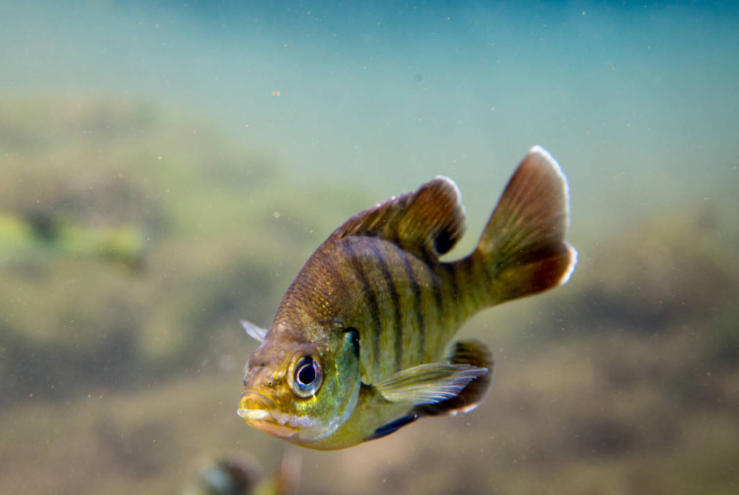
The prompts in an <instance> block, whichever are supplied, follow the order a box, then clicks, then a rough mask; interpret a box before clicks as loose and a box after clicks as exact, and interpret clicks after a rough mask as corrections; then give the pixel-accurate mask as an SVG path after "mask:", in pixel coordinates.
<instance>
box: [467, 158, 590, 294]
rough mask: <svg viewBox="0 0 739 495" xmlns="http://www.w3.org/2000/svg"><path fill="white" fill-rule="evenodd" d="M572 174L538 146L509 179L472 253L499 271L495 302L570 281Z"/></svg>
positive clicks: (572, 262)
mask: <svg viewBox="0 0 739 495" xmlns="http://www.w3.org/2000/svg"><path fill="white" fill-rule="evenodd" d="M569 223H570V209H569V187H568V184H567V178H566V177H565V175H564V174H563V173H562V169H561V168H560V167H559V164H558V163H557V162H556V160H555V159H554V158H553V157H552V155H550V154H549V152H547V151H546V150H545V149H544V148H541V147H539V146H535V147H533V148H532V149H531V150H530V151H529V153H528V154H527V155H526V157H525V158H524V159H523V161H522V162H521V163H520V165H519V166H518V168H517V169H516V171H515V172H514V174H513V176H512V177H511V179H510V180H509V182H508V185H507V186H506V188H505V190H504V192H503V195H502V196H501V198H500V201H499V202H498V205H497V206H496V207H495V210H494V211H493V214H492V216H491V217H490V220H489V221H488V224H487V226H486V227H485V230H484V232H483V234H482V237H481V238H480V242H479V244H478V246H477V249H476V250H475V252H474V253H473V254H472V257H473V263H475V264H477V265H478V269H480V270H487V271H488V272H490V273H491V274H492V275H493V277H492V278H493V279H494V283H493V287H487V288H486V290H488V294H489V300H488V301H489V304H490V305H493V304H498V303H501V302H503V301H507V300H510V299H516V298H518V297H524V296H528V295H532V294H536V293H538V292H542V291H544V290H547V289H550V288H552V287H556V286H558V285H562V284H564V283H566V282H567V281H568V280H569V278H570V276H571V275H572V272H573V271H574V269H575V265H576V264H577V251H576V250H575V249H574V248H573V247H572V246H571V245H570V243H569V242H567V240H566V237H567V231H568V229H569Z"/></svg>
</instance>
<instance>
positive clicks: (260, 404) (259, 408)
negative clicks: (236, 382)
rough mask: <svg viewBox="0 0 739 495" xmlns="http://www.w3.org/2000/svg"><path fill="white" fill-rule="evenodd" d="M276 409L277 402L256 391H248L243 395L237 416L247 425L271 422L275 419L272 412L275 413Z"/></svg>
mask: <svg viewBox="0 0 739 495" xmlns="http://www.w3.org/2000/svg"><path fill="white" fill-rule="evenodd" d="M275 408H276V405H275V402H274V401H273V400H272V399H270V398H269V397H267V396H266V395H264V394H261V393H259V392H256V391H254V390H247V391H246V392H244V393H243V394H241V401H240V402H239V409H238V410H237V411H236V414H238V415H239V417H241V418H242V419H243V420H244V421H245V422H247V423H251V422H253V421H269V420H270V419H272V420H273V419H274V418H273V417H272V413H271V412H270V411H274V410H275Z"/></svg>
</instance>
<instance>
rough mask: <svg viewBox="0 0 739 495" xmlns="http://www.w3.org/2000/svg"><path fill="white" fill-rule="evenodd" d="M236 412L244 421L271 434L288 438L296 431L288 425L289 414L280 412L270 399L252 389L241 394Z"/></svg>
mask: <svg viewBox="0 0 739 495" xmlns="http://www.w3.org/2000/svg"><path fill="white" fill-rule="evenodd" d="M236 414H238V415H239V417H241V418H242V419H243V420H244V422H245V423H247V424H249V425H251V426H253V427H254V428H257V429H258V430H262V431H264V432H265V433H268V434H270V435H272V436H276V437H280V438H290V437H292V436H294V435H296V434H297V433H298V431H297V430H295V429H293V428H292V427H291V426H290V424H289V422H288V420H289V416H288V415H286V414H282V413H280V412H279V411H278V409H277V405H276V404H275V402H274V401H273V400H272V399H270V398H269V397H267V396H266V395H264V394H262V393H259V392H256V391H254V390H247V391H246V392H244V393H243V394H241V401H240V403H239V409H238V410H237V411H236Z"/></svg>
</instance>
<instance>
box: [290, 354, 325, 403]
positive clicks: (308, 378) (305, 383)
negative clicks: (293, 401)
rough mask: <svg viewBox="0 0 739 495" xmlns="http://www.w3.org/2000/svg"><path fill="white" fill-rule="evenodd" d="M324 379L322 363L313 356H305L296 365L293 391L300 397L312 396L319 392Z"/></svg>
mask: <svg viewBox="0 0 739 495" xmlns="http://www.w3.org/2000/svg"><path fill="white" fill-rule="evenodd" d="M322 379H323V373H322V371H321V365H320V364H318V361H316V360H315V359H313V358H312V357H311V356H305V357H303V358H301V359H300V361H298V364H296V365H295V371H294V372H293V384H292V385H293V392H295V395H297V396H298V397H303V398H308V397H312V396H314V395H316V392H318V388H319V387H320V386H321V381H322Z"/></svg>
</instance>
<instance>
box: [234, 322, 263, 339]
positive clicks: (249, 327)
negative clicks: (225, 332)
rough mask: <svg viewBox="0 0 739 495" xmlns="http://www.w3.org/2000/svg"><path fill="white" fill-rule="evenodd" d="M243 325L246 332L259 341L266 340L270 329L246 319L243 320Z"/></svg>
mask: <svg viewBox="0 0 739 495" xmlns="http://www.w3.org/2000/svg"><path fill="white" fill-rule="evenodd" d="M241 326H242V327H244V330H246V334H247V335H248V336H249V337H251V338H252V339H254V340H256V341H257V342H264V337H265V335H267V332H268V331H269V330H267V329H266V328H259V327H258V326H256V325H255V324H254V323H249V322H248V321H244V320H241Z"/></svg>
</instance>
